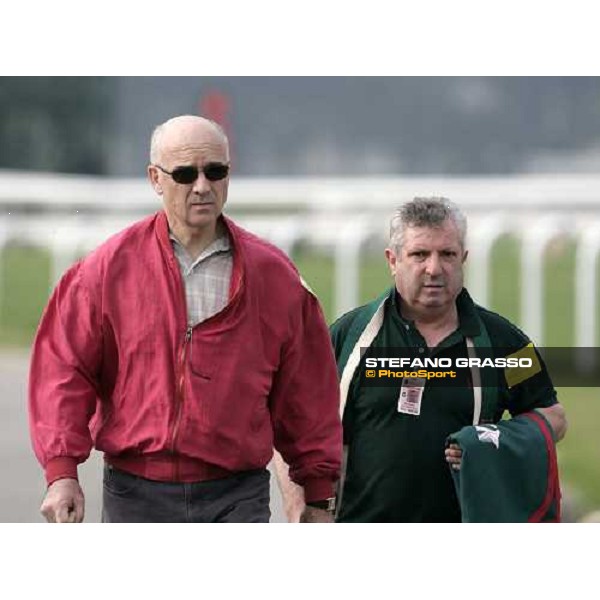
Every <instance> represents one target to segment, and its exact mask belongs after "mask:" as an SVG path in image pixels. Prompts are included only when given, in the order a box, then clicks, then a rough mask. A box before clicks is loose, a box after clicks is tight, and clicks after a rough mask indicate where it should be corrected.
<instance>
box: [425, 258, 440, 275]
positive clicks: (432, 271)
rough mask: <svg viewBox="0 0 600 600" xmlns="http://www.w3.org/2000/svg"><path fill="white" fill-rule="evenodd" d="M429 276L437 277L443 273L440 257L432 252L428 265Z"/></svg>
mask: <svg viewBox="0 0 600 600" xmlns="http://www.w3.org/2000/svg"><path fill="white" fill-rule="evenodd" d="M426 270H427V274H428V275H430V276H432V277H434V276H436V275H441V273H442V263H441V261H440V257H439V256H438V255H437V254H436V253H435V252H432V253H431V254H430V255H429V256H428V258H427V264H426Z"/></svg>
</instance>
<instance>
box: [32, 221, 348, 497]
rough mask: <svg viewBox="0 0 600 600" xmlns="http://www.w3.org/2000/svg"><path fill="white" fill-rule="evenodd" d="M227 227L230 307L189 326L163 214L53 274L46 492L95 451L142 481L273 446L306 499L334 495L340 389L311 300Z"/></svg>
mask: <svg viewBox="0 0 600 600" xmlns="http://www.w3.org/2000/svg"><path fill="white" fill-rule="evenodd" d="M224 222H225V224H226V226H227V229H228V231H229V234H230V238H231V242H232V247H233V271H232V277H231V288H230V294H229V302H228V304H227V306H226V307H225V308H224V309H223V310H222V311H220V312H219V313H218V314H216V315H214V316H213V317H211V318H209V319H207V320H205V321H203V322H202V323H200V324H198V325H196V326H195V327H193V328H188V326H187V310H186V302H185V293H184V287H183V282H182V278H181V274H180V271H179V264H178V262H177V259H176V257H175V255H174V253H173V249H172V246H171V242H170V240H169V236H168V224H167V219H166V215H165V213H164V212H162V211H161V212H159V213H157V214H155V215H153V216H151V217H148V218H146V219H144V220H142V221H140V222H138V223H136V224H134V225H133V226H131V227H130V228H128V229H126V230H124V231H122V232H121V233H119V234H117V235H115V236H113V237H112V238H110V239H109V240H108V241H107V242H105V243H104V244H102V245H101V246H100V247H99V248H97V249H96V250H95V251H94V252H92V253H91V254H90V255H89V256H87V257H86V258H85V259H83V260H82V261H80V262H78V263H76V264H75V265H74V266H73V267H71V268H70V269H69V270H68V271H67V273H66V274H65V275H64V276H63V277H62V279H61V281H60V282H59V284H58V285H57V287H56V289H55V290H54V293H53V294H52V297H51V298H50V301H49V303H48V306H47V307H46V309H45V311H44V314H43V316H42V319H41V322H40V325H39V328H38V332H37V335H36V338H35V342H34V346H33V353H32V360H31V368H30V377H29V421H30V430H31V437H32V442H33V447H34V451H35V453H36V456H37V458H38V460H39V461H40V463H41V464H42V466H43V467H44V469H45V472H46V480H47V482H48V484H50V483H52V482H53V481H56V480H57V479H60V478H63V477H77V465H78V464H79V463H81V462H83V461H84V460H86V458H87V457H88V456H89V453H90V451H91V448H92V446H94V447H95V448H97V449H98V450H101V451H103V452H104V453H105V460H106V461H107V462H108V463H110V464H113V465H114V466H117V467H119V468H122V469H124V470H126V471H129V472H131V473H134V474H137V475H140V476H142V477H146V478H148V479H154V480H159V481H202V480H207V479H216V478H219V477H223V476H227V475H229V474H232V473H235V472H239V471H245V470H249V469H256V468H261V467H264V466H265V465H266V464H267V463H268V462H269V460H270V459H271V456H272V452H273V445H274V446H275V447H276V448H277V449H278V450H279V451H280V452H281V454H282V456H283V458H284V459H285V461H286V462H287V463H288V464H289V465H290V477H291V478H292V480H293V481H295V482H296V483H298V484H300V485H302V486H303V487H304V490H305V495H306V500H307V501H309V502H310V501H315V500H321V499H324V498H327V497H329V496H331V495H332V494H333V490H334V484H335V481H336V480H337V478H338V475H339V468H340V462H341V448H342V431H341V423H340V419H339V416H338V403H339V390H338V381H337V371H336V366H335V359H334V356H333V351H332V348H331V342H330V339H329V333H328V330H327V326H326V324H325V321H324V318H323V315H322V312H321V309H320V306H319V303H318V301H317V299H316V298H315V297H314V296H313V294H311V293H310V292H309V291H307V290H306V288H305V287H304V286H303V284H302V282H301V279H300V277H299V275H298V272H297V271H296V269H295V267H294V266H293V264H292V263H291V261H290V260H289V259H288V258H287V257H286V256H285V255H284V254H283V253H282V252H281V251H280V250H279V249H277V248H275V247H274V246H272V245H271V244H269V243H267V242H265V241H263V240H261V239H259V238H257V237H256V236H254V235H252V234H250V233H248V232H247V231H245V230H243V229H241V228H240V227H238V226H236V225H235V224H234V223H233V222H232V221H231V220H229V219H227V218H225V217H224Z"/></svg>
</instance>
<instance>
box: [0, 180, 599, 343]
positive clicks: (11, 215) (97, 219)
mask: <svg viewBox="0 0 600 600" xmlns="http://www.w3.org/2000/svg"><path fill="white" fill-rule="evenodd" d="M431 195H435V196H445V197H448V198H450V199H452V200H454V201H455V202H457V203H458V204H459V205H460V206H461V207H462V208H463V209H464V211H465V213H466V214H467V216H468V218H469V238H468V239H469V248H470V257H469V261H468V269H467V282H468V287H469V289H470V291H471V293H472V295H473V296H474V298H475V299H476V300H477V301H478V302H479V303H480V304H483V305H486V304H488V303H489V293H490V263H491V253H492V250H493V248H494V245H495V243H496V241H498V239H499V238H500V237H501V236H503V235H506V234H512V235H514V236H516V237H517V238H518V239H519V240H520V242H521V245H520V247H521V254H520V261H521V286H520V288H521V296H520V304H521V323H520V324H521V325H522V327H523V329H524V330H525V331H527V332H528V334H529V335H530V336H531V337H532V339H533V340H534V341H536V343H537V344H538V345H543V342H544V340H543V322H544V307H545V303H544V293H543V289H544V286H543V269H542V266H543V260H544V254H545V252H546V250H547V248H548V246H549V244H550V243H552V242H553V241H554V240H555V239H556V238H559V237H564V236H566V237H568V238H569V239H572V240H573V241H574V242H575V244H576V248H577V250H576V267H575V302H576V304H575V318H576V331H575V344H576V345H577V346H580V347H589V346H595V345H596V339H595V331H596V319H597V300H598V299H597V295H596V290H597V288H598V286H597V281H596V278H597V268H596V265H597V261H598V255H599V254H600V177H589V176H586V177H579V176H555V177H538V176H518V177H517V176H514V177H485V178H440V177H428V178H426V177H423V178H415V177H404V178H378V179H373V178H371V179H364V178H360V179H359V178H346V179H241V178H238V179H235V178H234V179H233V180H232V182H231V186H230V192H229V201H228V205H227V207H226V209H227V212H228V213H229V214H230V215H232V216H233V217H234V218H235V219H236V220H238V221H239V222H240V223H241V224H242V225H244V226H246V227H247V228H248V229H250V230H252V231H254V232H255V233H257V234H258V235H262V236H264V237H266V238H267V239H270V240H271V241H272V242H273V243H275V244H276V245H278V246H279V247H281V248H282V249H283V250H284V251H285V252H287V253H288V254H290V253H291V252H292V251H293V249H294V248H295V246H296V245H297V244H299V243H302V244H304V245H308V246H312V247H315V248H318V249H320V250H322V251H325V252H328V253H330V254H331V255H332V257H333V259H334V264H335V278H334V282H333V283H332V285H333V291H334V297H335V313H336V315H339V314H341V313H342V312H344V311H346V310H349V309H350V308H353V307H354V306H356V305H357V304H358V298H359V267H360V256H361V254H362V253H363V252H364V250H365V248H366V247H367V245H368V244H371V243H373V241H377V242H378V243H379V244H381V246H382V247H383V245H384V244H385V240H386V237H387V233H388V232H387V229H388V222H389V217H390V215H391V213H392V212H393V210H394V208H395V207H396V206H398V205H399V204H401V203H402V202H404V201H406V200H409V199H411V198H413V197H414V196H431ZM159 208H160V199H159V198H157V197H156V196H154V194H153V192H152V189H151V188H150V186H149V184H148V183H147V182H146V181H144V180H143V179H140V180H131V179H102V178H94V177H81V176H66V175H49V174H39V173H16V172H1V171H0V250H2V249H3V248H4V247H5V246H6V245H7V244H9V243H11V242H14V241H19V242H20V243H24V244H29V245H32V246H39V247H43V248H47V249H49V251H50V252H51V256H52V281H53V282H56V281H57V280H58V278H59V277H60V275H61V274H62V273H63V272H64V270H65V269H66V268H67V267H68V266H69V265H70V264H72V262H73V261H74V260H75V259H76V257H77V256H78V255H79V254H80V253H81V252H85V251H88V250H91V249H92V248H94V247H95V246H97V245H98V244H100V243H101V242H102V241H103V240H105V239H106V238H107V237H109V236H110V235H111V234H113V233H115V232H117V231H119V230H120V229H122V228H123V227H126V226H127V225H129V224H130V223H132V222H133V221H135V220H136V219H137V218H139V217H141V216H143V215H146V214H149V213H151V212H154V211H155V210H157V209H159ZM382 260H383V259H382ZM2 283H3V278H2V273H0V285H2Z"/></svg>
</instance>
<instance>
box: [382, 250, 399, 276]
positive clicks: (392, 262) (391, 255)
mask: <svg viewBox="0 0 600 600" xmlns="http://www.w3.org/2000/svg"><path fill="white" fill-rule="evenodd" d="M385 259H386V261H387V264H388V267H389V268H390V273H391V274H392V277H395V276H396V263H397V262H398V257H397V256H396V253H395V252H394V251H393V250H392V249H391V248H386V249H385Z"/></svg>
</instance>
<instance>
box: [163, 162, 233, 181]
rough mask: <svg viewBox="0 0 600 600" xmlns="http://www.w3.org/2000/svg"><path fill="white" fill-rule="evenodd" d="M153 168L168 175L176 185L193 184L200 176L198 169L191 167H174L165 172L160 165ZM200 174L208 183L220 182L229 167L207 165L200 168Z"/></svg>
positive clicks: (214, 164)
mask: <svg viewBox="0 0 600 600" xmlns="http://www.w3.org/2000/svg"><path fill="white" fill-rule="evenodd" d="M154 166H155V167H156V168H157V169H160V170H161V171H162V172H163V173H166V174H167V175H170V176H171V177H172V178H173V181H175V182H176V183H183V184H189V183H194V181H196V179H198V175H200V171H199V170H198V168H197V167H192V166H189V167H175V168H174V169H173V170H172V171H167V170H166V169H163V168H162V167H161V166H160V165H154ZM202 172H203V173H204V177H206V179H208V180H209V181H220V180H221V179H225V177H227V175H228V174H229V165H224V164H222V163H208V164H207V165H205V166H204V167H203V168H202Z"/></svg>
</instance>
